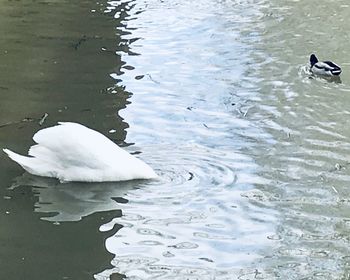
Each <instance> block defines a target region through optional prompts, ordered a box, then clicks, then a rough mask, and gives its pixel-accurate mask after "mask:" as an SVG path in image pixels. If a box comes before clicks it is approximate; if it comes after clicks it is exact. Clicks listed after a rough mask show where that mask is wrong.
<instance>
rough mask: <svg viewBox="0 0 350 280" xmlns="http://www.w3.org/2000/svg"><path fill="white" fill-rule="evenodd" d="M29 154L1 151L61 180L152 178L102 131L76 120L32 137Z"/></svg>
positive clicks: (150, 171)
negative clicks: (32, 142) (34, 143)
mask: <svg viewBox="0 0 350 280" xmlns="http://www.w3.org/2000/svg"><path fill="white" fill-rule="evenodd" d="M33 140H34V141H35V142H36V143H37V144H36V145H33V146H32V147H31V148H30V149H29V152H28V155H29V157H27V156H22V155H19V154H16V153H14V152H12V151H10V150H8V149H3V151H4V152H5V153H6V154H7V155H8V156H9V157H10V158H11V159H12V160H14V161H15V162H17V163H18V164H19V165H21V166H22V167H23V168H24V169H25V170H26V171H27V172H29V173H31V174H34V175H38V176H44V177H53V178H57V179H59V180H60V181H61V182H69V181H81V182H107V181H126V180H133V179H153V178H157V177H158V176H157V174H156V173H155V172H154V171H153V169H152V168H151V167H150V166H149V165H147V164H146V163H144V162H143V161H141V160H140V159H138V158H136V157H134V156H133V155H131V154H129V153H128V152H126V151H124V150H123V149H121V148H120V147H118V146H117V145H116V144H115V143H113V142H112V141H111V140H109V139H108V138H107V137H105V136H104V135H102V134H101V133H99V132H97V131H95V130H92V129H90V128H87V127H85V126H83V125H81V124H78V123H71V122H60V123H59V125H56V126H53V127H49V128H45V129H42V130H40V131H38V132H37V133H36V134H34V136H33Z"/></svg>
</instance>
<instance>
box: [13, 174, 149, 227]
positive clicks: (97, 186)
mask: <svg viewBox="0 0 350 280" xmlns="http://www.w3.org/2000/svg"><path fill="white" fill-rule="evenodd" d="M142 182H143V181H142V180H138V181H136V180H134V181H126V182H108V183H78V182H70V183H65V184H61V183H60V182H59V181H58V180H56V179H51V178H44V177H38V176H33V175H30V174H28V173H24V174H23V175H22V176H20V177H18V178H16V179H15V183H14V184H13V185H12V186H11V188H16V187H19V186H31V187H33V192H34V193H35V194H36V195H37V197H38V201H37V202H36V203H35V211H36V212H40V213H56V215H53V216H50V217H44V218H42V219H45V220H49V221H55V222H62V221H78V220H81V219H82V217H85V216H88V215H91V214H93V213H96V212H101V211H110V210H116V209H120V205H118V202H119V203H125V202H127V200H126V199H125V198H123V197H125V195H126V193H127V192H128V191H130V190H131V189H136V188H138V187H140V184H142Z"/></svg>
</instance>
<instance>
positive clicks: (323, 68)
mask: <svg viewBox="0 0 350 280" xmlns="http://www.w3.org/2000/svg"><path fill="white" fill-rule="evenodd" d="M310 65H311V67H310V70H311V72H312V73H314V74H316V75H322V76H339V75H340V73H341V68H340V67H339V65H337V64H335V63H334V62H332V61H319V60H318V59H317V57H316V55H314V54H312V55H311V56H310Z"/></svg>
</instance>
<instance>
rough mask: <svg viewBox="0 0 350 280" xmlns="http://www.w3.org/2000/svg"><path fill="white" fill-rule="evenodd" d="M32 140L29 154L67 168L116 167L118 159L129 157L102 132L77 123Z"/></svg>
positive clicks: (46, 130)
mask: <svg viewBox="0 0 350 280" xmlns="http://www.w3.org/2000/svg"><path fill="white" fill-rule="evenodd" d="M33 140H34V141H35V142H36V143H38V145H35V146H33V147H32V148H31V149H30V151H29V155H31V156H34V157H42V156H44V157H49V158H51V159H55V160H57V161H60V162H64V163H66V164H68V165H81V164H82V163H84V165H85V166H88V167H91V168H103V166H106V165H109V164H113V163H114V162H115V160H116V156H118V158H119V159H120V157H123V155H125V154H127V155H129V154H128V153H127V152H125V151H124V150H122V149H121V148H119V147H118V146H117V145H116V144H114V143H113V142H112V141H111V140H109V139H108V138H107V137H105V136H104V135H102V134H101V133H99V132H97V131H94V130H92V129H90V128H87V127H85V126H83V125H80V124H77V123H69V122H64V123H59V125H56V126H53V127H49V128H45V129H42V130H40V131H38V132H37V133H36V134H35V135H34V136H33Z"/></svg>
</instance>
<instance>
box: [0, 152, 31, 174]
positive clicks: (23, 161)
mask: <svg viewBox="0 0 350 280" xmlns="http://www.w3.org/2000/svg"><path fill="white" fill-rule="evenodd" d="M2 150H3V151H4V152H5V153H6V154H7V155H8V156H9V158H10V159H12V160H13V161H15V162H17V163H18V164H19V165H20V166H22V167H23V169H25V170H26V171H28V172H29V173H32V174H34V173H35V172H34V170H33V168H32V165H33V163H34V162H33V160H35V159H34V158H32V157H26V156H22V155H19V154H16V153H15V152H12V151H11V150H9V149H2Z"/></svg>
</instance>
